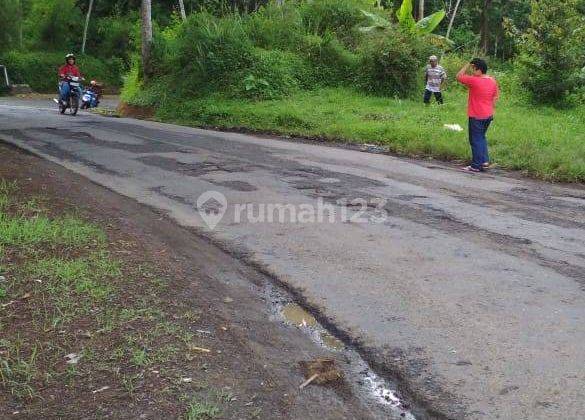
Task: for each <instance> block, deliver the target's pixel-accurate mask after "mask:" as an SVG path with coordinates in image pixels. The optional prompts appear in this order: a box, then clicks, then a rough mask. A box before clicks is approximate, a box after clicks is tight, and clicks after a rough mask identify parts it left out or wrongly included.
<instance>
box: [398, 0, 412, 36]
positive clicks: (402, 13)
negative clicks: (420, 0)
mask: <svg viewBox="0 0 585 420" xmlns="http://www.w3.org/2000/svg"><path fill="white" fill-rule="evenodd" d="M396 17H397V18H398V23H400V25H402V26H403V27H405V28H408V29H414V28H415V25H416V22H415V20H414V17H413V16H412V0H402V4H401V5H400V9H398V11H397V12H396Z"/></svg>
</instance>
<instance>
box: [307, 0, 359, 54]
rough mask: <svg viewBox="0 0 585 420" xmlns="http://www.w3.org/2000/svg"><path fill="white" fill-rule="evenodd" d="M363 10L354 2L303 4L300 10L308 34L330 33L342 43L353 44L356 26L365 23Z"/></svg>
mask: <svg viewBox="0 0 585 420" xmlns="http://www.w3.org/2000/svg"><path fill="white" fill-rule="evenodd" d="M363 8H364V4H363V2H362V3H360V2H358V1H356V0H321V1H314V2H307V3H304V4H303V5H302V6H301V8H300V10H301V16H302V18H303V23H304V26H305V28H306V30H307V31H308V32H309V33H312V34H315V35H321V36H323V35H325V34H326V33H328V32H332V33H334V34H335V35H336V36H337V37H338V38H339V39H340V40H341V41H342V42H344V43H346V44H355V39H354V38H355V37H356V36H357V35H358V34H359V32H358V31H356V30H355V29H356V26H358V25H359V24H361V23H363V22H365V21H366V18H365V16H364V14H363V13H362V11H361V9H363Z"/></svg>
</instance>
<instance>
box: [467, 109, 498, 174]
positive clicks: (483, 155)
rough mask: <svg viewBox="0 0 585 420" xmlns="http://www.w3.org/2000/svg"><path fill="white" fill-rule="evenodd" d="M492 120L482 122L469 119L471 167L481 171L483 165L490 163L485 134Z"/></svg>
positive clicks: (490, 118) (487, 119)
mask: <svg viewBox="0 0 585 420" xmlns="http://www.w3.org/2000/svg"><path fill="white" fill-rule="evenodd" d="M492 120H493V118H492V117H489V118H486V119H483V120H480V119H477V118H472V117H470V118H469V144H470V145H471V155H472V157H473V158H472V161H471V167H473V168H475V169H479V170H483V164H484V163H488V162H489V161H490V156H489V153H488V144H487V138H486V136H485V134H486V133H487V130H488V128H489V126H490V124H491V122H492Z"/></svg>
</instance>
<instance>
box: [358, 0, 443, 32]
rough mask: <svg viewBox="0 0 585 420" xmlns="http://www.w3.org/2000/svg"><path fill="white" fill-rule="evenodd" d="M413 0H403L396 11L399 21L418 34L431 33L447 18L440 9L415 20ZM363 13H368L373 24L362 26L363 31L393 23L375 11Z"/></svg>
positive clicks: (405, 27) (389, 25)
mask: <svg viewBox="0 0 585 420" xmlns="http://www.w3.org/2000/svg"><path fill="white" fill-rule="evenodd" d="M412 3H413V0H402V4H401V6H400V8H399V9H398V11H397V12H396V17H397V18H398V23H399V24H400V26H402V27H403V28H404V29H406V30H408V31H411V32H413V33H416V34H417V35H429V34H431V33H432V32H433V31H434V30H435V29H436V28H437V26H439V23H441V21H442V20H443V19H444V18H445V11H444V10H439V11H438V12H435V13H433V14H432V15H429V16H427V17H425V18H423V19H421V20H419V21H418V22H417V21H415V20H414V17H413V16H412V9H413V5H412ZM362 13H363V14H364V15H366V16H367V17H368V18H369V19H370V21H371V23H372V25H370V26H366V27H362V28H360V29H361V30H362V31H363V32H371V31H374V30H383V29H387V28H390V27H391V26H392V23H391V22H390V21H388V20H386V19H384V18H383V17H381V16H378V15H376V14H374V13H370V12H367V11H365V10H362Z"/></svg>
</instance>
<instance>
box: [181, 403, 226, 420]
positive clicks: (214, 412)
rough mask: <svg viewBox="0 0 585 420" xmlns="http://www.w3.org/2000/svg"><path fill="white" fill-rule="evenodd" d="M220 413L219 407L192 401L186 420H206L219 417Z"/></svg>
mask: <svg viewBox="0 0 585 420" xmlns="http://www.w3.org/2000/svg"><path fill="white" fill-rule="evenodd" d="M219 413H220V410H219V408H218V407H216V406H215V405H213V404H209V403H202V402H199V401H192V402H191V403H190V404H189V405H188V407H187V412H186V413H185V419H186V420H206V419H213V418H215V417H217V416H218V415H219Z"/></svg>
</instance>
